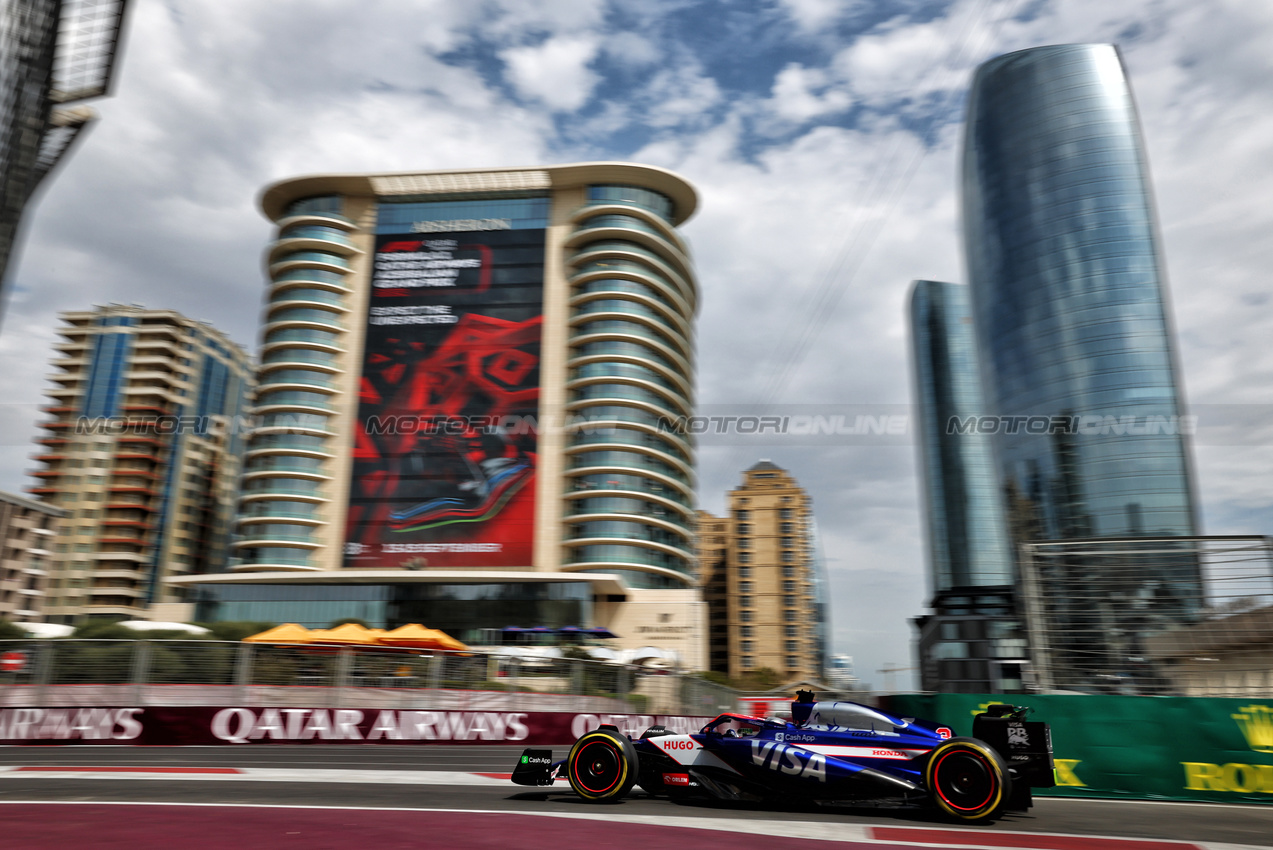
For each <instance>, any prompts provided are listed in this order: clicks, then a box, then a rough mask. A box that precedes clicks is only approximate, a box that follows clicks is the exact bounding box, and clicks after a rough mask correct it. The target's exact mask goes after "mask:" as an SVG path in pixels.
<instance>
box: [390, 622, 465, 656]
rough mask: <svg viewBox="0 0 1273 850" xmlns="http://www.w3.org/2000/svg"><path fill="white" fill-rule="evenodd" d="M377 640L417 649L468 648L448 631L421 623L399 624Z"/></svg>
mask: <svg viewBox="0 0 1273 850" xmlns="http://www.w3.org/2000/svg"><path fill="white" fill-rule="evenodd" d="M377 642H378V643H380V644H382V645H384V646H410V647H414V648H417V649H451V650H456V651H464V650H467V649H468V647H467V646H465V645H464V644H462V643H460V642H459V641H458V640H456V639H455V638H453V637H451V636H450V635H448V634H447V633H446V632H443V631H439V630H438V629H426V628H425V627H424V626H422V625H420V624H419V623H411V624H409V625H406V626H399V627H398V628H396V629H394V630H393V631H390V632H385V633H383V634H381V635H380V636H379V637H378V638H377Z"/></svg>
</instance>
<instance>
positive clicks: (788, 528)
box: [778, 522, 792, 534]
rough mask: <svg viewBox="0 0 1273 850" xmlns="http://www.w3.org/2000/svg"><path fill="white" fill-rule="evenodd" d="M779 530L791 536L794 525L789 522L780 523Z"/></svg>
mask: <svg viewBox="0 0 1273 850" xmlns="http://www.w3.org/2000/svg"><path fill="white" fill-rule="evenodd" d="M778 530H779V531H781V532H782V533H783V534H790V533H791V532H792V524H791V523H789V522H784V523H780V524H779V525H778Z"/></svg>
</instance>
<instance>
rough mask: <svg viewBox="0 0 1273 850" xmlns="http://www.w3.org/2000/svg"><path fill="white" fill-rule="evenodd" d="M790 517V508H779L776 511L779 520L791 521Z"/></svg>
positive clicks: (792, 514)
mask: <svg viewBox="0 0 1273 850" xmlns="http://www.w3.org/2000/svg"><path fill="white" fill-rule="evenodd" d="M784 501H785V499H784ZM792 516H794V512H793V511H792V510H791V508H780V509H779V511H778V517H779V519H791V518H792Z"/></svg>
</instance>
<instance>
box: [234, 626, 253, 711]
mask: <svg viewBox="0 0 1273 850" xmlns="http://www.w3.org/2000/svg"><path fill="white" fill-rule="evenodd" d="M234 684H235V685H237V686H238V689H239V704H240V705H251V704H252V703H251V695H252V644H250V643H246V642H242V641H241V642H240V643H239V649H238V651H237V652H236V653H235V658H234Z"/></svg>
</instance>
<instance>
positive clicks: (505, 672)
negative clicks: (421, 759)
mask: <svg viewBox="0 0 1273 850" xmlns="http://www.w3.org/2000/svg"><path fill="white" fill-rule="evenodd" d="M118 705H137V706H212V705H242V706H279V707H288V706H295V707H301V706H306V707H325V708H335V707H341V706H354V705H356V706H360V707H365V708H393V709H423V710H447V711H472V710H490V711H571V712H590V713H594V714H629V713H631V714H660V715H662V714H669V715H671V714H676V715H681V714H684V715H715V714H717V713H720V712H722V711H730V710H733V709H734V708H735V707H736V705H737V694H736V693H735V692H734V691H733V690H731V689H729V688H726V687H724V686H722V685H718V684H716V683H714V682H709V681H706V680H704V679H700V678H698V677H695V676H691V675H686V674H678V673H672V672H667V671H651V670H646V669H643V668H640V667H636V666H631V665H622V664H613V663H607V662H599V661H589V660H584V659H573V658H547V659H526V658H521V659H519V658H516V657H509V656H507V655H503V654H494V653H482V652H472V651H469V652H437V651H428V652H424V651H418V650H391V649H384V648H372V647H332V646H273V645H262V644H249V643H236V642H222V641H211V640H78V639H60V640H8V641H0V707H25V706H44V707H81V706H118Z"/></svg>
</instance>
